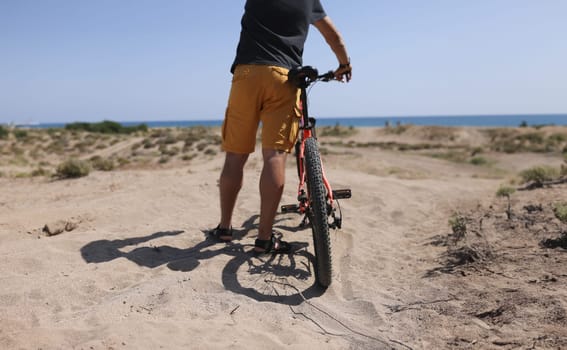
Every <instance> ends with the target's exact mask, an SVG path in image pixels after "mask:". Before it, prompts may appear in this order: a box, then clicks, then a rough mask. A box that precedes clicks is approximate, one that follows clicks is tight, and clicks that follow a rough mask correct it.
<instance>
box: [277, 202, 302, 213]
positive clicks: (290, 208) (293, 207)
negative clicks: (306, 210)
mask: <svg viewBox="0 0 567 350" xmlns="http://www.w3.org/2000/svg"><path fill="white" fill-rule="evenodd" d="M281 210H282V213H297V212H298V211H299V205H297V204H288V205H282V207H281Z"/></svg>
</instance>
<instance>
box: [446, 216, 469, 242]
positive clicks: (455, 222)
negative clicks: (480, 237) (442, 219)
mask: <svg viewBox="0 0 567 350" xmlns="http://www.w3.org/2000/svg"><path fill="white" fill-rule="evenodd" d="M449 226H450V227H451V230H452V231H453V234H454V235H455V240H457V241H458V240H460V239H462V238H464V237H465V235H466V233H467V219H466V218H465V217H464V216H462V215H460V214H453V215H452V216H451V217H450V218H449Z"/></svg>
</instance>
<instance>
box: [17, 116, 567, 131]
mask: <svg viewBox="0 0 567 350" xmlns="http://www.w3.org/2000/svg"><path fill="white" fill-rule="evenodd" d="M118 122H119V123H120V124H122V125H123V126H136V125H139V124H146V125H147V126H148V127H149V128H184V127H192V126H209V127H214V126H221V125H222V120H148V121H125V122H121V121H118ZM404 124H412V125H436V126H455V127H456V126H475V127H516V126H543V125H567V114H529V115H465V116H462V115H461V116H457V115H456V116H408V117H403V116H395V117H335V118H324V117H321V118H317V126H335V125H341V126H347V127H348V126H352V127H384V126H387V125H389V126H396V125H404ZM65 125H66V123H33V124H31V123H30V124H27V125H26V124H23V125H18V126H25V127H31V128H63V127H65Z"/></svg>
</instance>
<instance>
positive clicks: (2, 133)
mask: <svg viewBox="0 0 567 350" xmlns="http://www.w3.org/2000/svg"><path fill="white" fill-rule="evenodd" d="M9 134H10V131H8V129H6V128H5V127H3V126H2V125H0V140H5V139H7V138H8V135H9Z"/></svg>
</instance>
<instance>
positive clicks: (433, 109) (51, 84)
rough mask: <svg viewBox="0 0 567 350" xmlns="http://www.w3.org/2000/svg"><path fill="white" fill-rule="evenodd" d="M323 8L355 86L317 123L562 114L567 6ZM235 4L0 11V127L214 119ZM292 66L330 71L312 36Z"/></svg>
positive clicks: (373, 4)
mask: <svg viewBox="0 0 567 350" xmlns="http://www.w3.org/2000/svg"><path fill="white" fill-rule="evenodd" d="M266 1H267V0H266ZM322 2H323V5H324V7H325V9H326V11H327V13H328V14H329V15H330V17H331V18H332V19H333V21H334V22H335V24H336V25H337V27H338V28H339V29H340V31H341V32H342V34H343V36H344V38H345V40H346V43H347V47H348V49H349V53H350V56H351V59H352V62H353V67H354V74H353V81H352V82H351V83H350V84H339V83H333V84H325V85H323V84H321V85H317V86H316V87H315V88H314V89H313V90H312V91H311V95H310V96H311V106H312V107H311V108H312V109H311V111H312V113H315V114H316V115H317V116H319V117H349V116H420V115H471V114H532V113H534V114H537V113H567V64H566V62H567V36H566V34H567V21H566V20H565V18H567V1H564V0H476V1H465V0H461V1H457V0H428V1H423V0H405V1H395V0H388V1H386V0H354V1H344V0H327V1H325V0H323V1H322ZM197 4H198V5H197ZM243 6H244V1H238V0H217V1H205V2H197V1H194V0H183V1H181V0H167V1H164V0H151V1H150V0H0V123H2V122H5V123H6V122H31V121H33V122H71V121H100V120H103V119H111V120H118V121H149V120H203V119H222V117H223V115H224V110H225V107H226V100H227V97H228V92H229V88H230V78H231V75H230V72H229V67H230V64H231V63H232V60H233V58H234V52H235V48H236V45H237V42H238V36H239V31H240V18H241V16H242V12H243ZM304 61H305V63H306V64H311V65H314V66H317V67H319V68H320V69H321V70H328V69H330V68H335V67H336V65H337V62H336V59H335V57H334V55H333V54H332V52H331V51H330V50H329V49H328V47H327V46H326V44H325V43H324V41H323V40H322V38H321V36H320V34H319V33H318V32H317V31H316V30H315V28H312V30H311V32H310V35H309V38H308V41H307V43H306V48H305V55H304Z"/></svg>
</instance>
